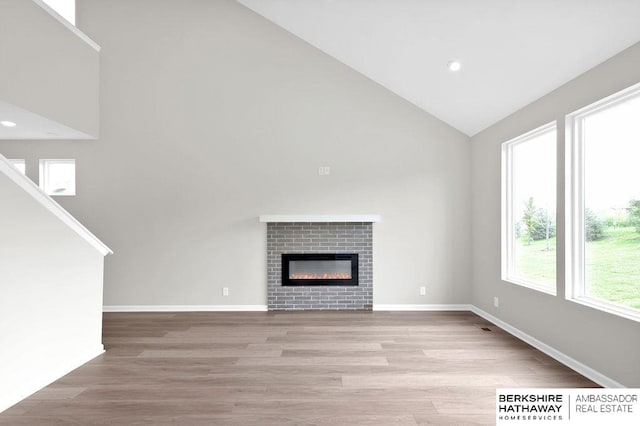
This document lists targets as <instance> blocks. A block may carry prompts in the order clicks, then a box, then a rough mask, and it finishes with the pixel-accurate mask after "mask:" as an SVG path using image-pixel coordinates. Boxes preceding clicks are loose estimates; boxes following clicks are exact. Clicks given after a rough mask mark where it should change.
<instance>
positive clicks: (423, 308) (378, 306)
mask: <svg viewBox="0 0 640 426" xmlns="http://www.w3.org/2000/svg"><path fill="white" fill-rule="evenodd" d="M373 310H374V311H470V310H471V305H446V304H445V305H381V304H375V303H374V305H373Z"/></svg>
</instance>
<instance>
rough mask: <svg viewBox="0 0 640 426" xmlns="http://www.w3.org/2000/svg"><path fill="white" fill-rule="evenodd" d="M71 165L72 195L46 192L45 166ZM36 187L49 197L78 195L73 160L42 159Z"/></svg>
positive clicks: (74, 162)
mask: <svg viewBox="0 0 640 426" xmlns="http://www.w3.org/2000/svg"><path fill="white" fill-rule="evenodd" d="M56 163H57V164H68V163H72V164H73V180H74V182H73V194H50V193H48V192H47V178H48V176H47V164H56ZM38 186H39V187H40V189H41V190H42V192H44V193H45V194H47V195H48V196H50V197H75V196H76V195H77V193H78V187H77V179H76V160H75V158H43V159H40V161H39V179H38Z"/></svg>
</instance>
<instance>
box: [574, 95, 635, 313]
mask: <svg viewBox="0 0 640 426" xmlns="http://www.w3.org/2000/svg"><path fill="white" fill-rule="evenodd" d="M637 97H640V83H638V84H635V85H633V86H631V87H628V88H626V89H623V90H621V91H619V92H616V93H614V94H612V95H610V96H607V97H605V98H602V99H600V100H598V101H595V102H593V103H591V104H589V105H587V106H585V107H583V108H580V109H578V110H576V111H574V112H572V113H570V114H567V115H566V116H565V299H566V300H568V301H570V302H575V303H578V304H581V305H584V306H588V307H590V308H594V309H598V310H600V311H604V312H607V313H610V314H613V315H618V316H621V317H624V318H627V319H632V320H635V321H640V309H635V308H631V307H627V306H624V305H619V304H616V303H613V302H608V301H606V300H603V299H598V298H595V297H590V296H588V295H587V294H586V281H585V267H586V261H585V243H586V241H585V232H584V225H585V218H584V212H585V204H584V198H585V197H584V190H585V185H584V181H585V167H584V160H585V157H584V137H585V134H584V119H585V118H586V117H588V116H590V115H592V114H594V113H597V112H600V111H604V110H606V109H609V108H611V107H614V106H616V105H618V104H620V103H622V102H625V101H627V100H629V99H632V98H637Z"/></svg>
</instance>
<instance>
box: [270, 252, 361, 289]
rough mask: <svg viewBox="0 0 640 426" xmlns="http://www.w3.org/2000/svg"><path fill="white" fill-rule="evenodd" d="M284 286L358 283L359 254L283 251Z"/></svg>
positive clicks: (353, 284)
mask: <svg viewBox="0 0 640 426" xmlns="http://www.w3.org/2000/svg"><path fill="white" fill-rule="evenodd" d="M282 285H283V286H357V285H358V254H357V253H282Z"/></svg>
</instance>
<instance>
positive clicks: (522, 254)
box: [502, 122, 556, 295]
mask: <svg viewBox="0 0 640 426" xmlns="http://www.w3.org/2000/svg"><path fill="white" fill-rule="evenodd" d="M502 279H503V280H505V281H509V282H512V283H515V284H519V285H523V286H525V287H529V288H533V289H536V290H540V291H543V292H546V293H550V294H554V295H555V294H556V124H555V122H554V123H550V124H548V125H546V126H542V127H540V128H538V129H536V130H533V131H531V132H529V133H526V134H524V135H522V136H520V137H517V138H515V139H512V140H510V141H507V142H505V143H503V144H502Z"/></svg>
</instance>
